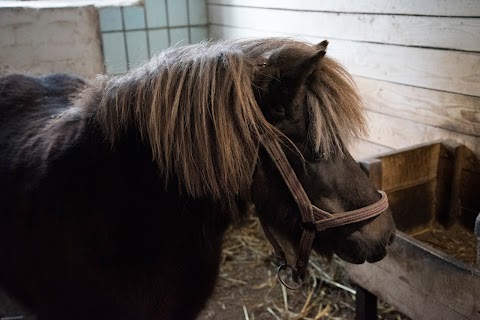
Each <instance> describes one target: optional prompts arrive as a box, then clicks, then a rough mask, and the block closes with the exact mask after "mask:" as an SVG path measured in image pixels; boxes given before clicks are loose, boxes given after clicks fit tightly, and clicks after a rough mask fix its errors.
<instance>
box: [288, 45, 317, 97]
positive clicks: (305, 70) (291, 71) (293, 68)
mask: <svg viewBox="0 0 480 320" xmlns="http://www.w3.org/2000/svg"><path fill="white" fill-rule="evenodd" d="M325 53H326V51H325V48H322V49H320V50H318V51H317V52H315V54H313V55H311V56H309V57H307V58H305V59H300V61H295V62H294V63H293V64H292V65H290V66H289V68H288V69H285V70H283V72H281V75H280V77H281V78H280V80H281V81H285V82H286V83H287V84H288V86H289V88H290V90H291V93H293V95H295V94H296V93H297V92H298V91H299V89H300V87H301V86H302V85H303V84H304V83H305V81H306V80H307V78H308V77H309V76H310V75H311V74H312V73H313V71H314V70H315V69H316V68H317V66H318V63H319V61H320V60H321V59H322V58H323V57H324V56H325Z"/></svg>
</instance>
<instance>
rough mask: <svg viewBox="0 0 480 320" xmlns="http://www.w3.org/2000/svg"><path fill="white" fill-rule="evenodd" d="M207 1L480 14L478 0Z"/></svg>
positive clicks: (333, 9)
mask: <svg viewBox="0 0 480 320" xmlns="http://www.w3.org/2000/svg"><path fill="white" fill-rule="evenodd" d="M207 3H208V4H209V5H210V4H223V5H229V6H248V7H257V8H281V9H287V10H305V11H310V10H312V11H331V12H356V13H381V14H413V15H426V16H428V15H431V16H463V17H480V6H479V5H478V1H476V0H457V1H455V2H453V1H449V0H422V1H418V0H389V1H385V0H369V1H351V0H336V1H311V0H280V1H279V0H262V1H259V0H207Z"/></svg>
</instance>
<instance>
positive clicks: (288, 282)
mask: <svg viewBox="0 0 480 320" xmlns="http://www.w3.org/2000/svg"><path fill="white" fill-rule="evenodd" d="M294 272H295V270H293V268H292V267H291V266H289V265H288V264H283V265H281V266H280V267H279V268H278V273H277V276H278V280H280V282H281V283H282V284H283V285H284V286H285V287H287V288H288V289H291V290H298V289H300V288H301V287H302V285H303V279H302V277H300V276H299V275H296V276H295V275H294ZM295 278H297V279H298V281H297V280H295Z"/></svg>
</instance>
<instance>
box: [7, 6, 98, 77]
mask: <svg viewBox="0 0 480 320" xmlns="http://www.w3.org/2000/svg"><path fill="white" fill-rule="evenodd" d="M12 72H22V73H29V74H45V73H52V72H65V73H73V74H76V75H80V76H83V77H88V78H91V77H94V76H95V75H96V74H98V73H102V72H103V56H102V47H101V40H100V34H99V27H98V13H97V10H96V9H95V8H94V7H92V6H84V7H61V8H21V7H1V2H0V74H6V73H12Z"/></svg>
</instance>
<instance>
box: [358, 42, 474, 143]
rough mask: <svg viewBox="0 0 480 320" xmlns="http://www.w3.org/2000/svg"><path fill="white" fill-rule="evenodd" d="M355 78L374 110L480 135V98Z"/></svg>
mask: <svg viewBox="0 0 480 320" xmlns="http://www.w3.org/2000/svg"><path fill="white" fill-rule="evenodd" d="M479 34H480V33H479ZM355 82H356V83H357V86H358V88H359V90H360V93H361V95H362V98H363V100H364V101H365V106H366V107H367V109H369V110H371V111H375V112H379V113H383V114H387V115H391V116H395V117H399V118H403V119H409V120H412V121H415V122H419V123H423V124H427V125H430V126H434V127H438V128H443V129H447V130H451V131H455V132H459V133H465V134H468V135H473V136H477V137H480V98H477V97H471V96H465V95H460V94H454V93H448V92H442V91H437V90H429V89H423V88H417V87H412V86H406V85H401V84H396V83H390V82H385V81H378V80H372V79H368V78H364V77H355ZM479 143H480V142H479Z"/></svg>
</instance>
